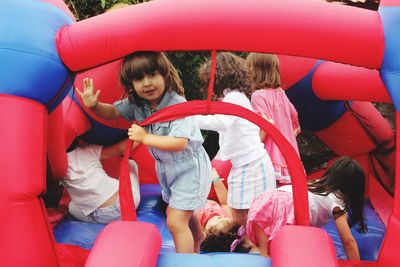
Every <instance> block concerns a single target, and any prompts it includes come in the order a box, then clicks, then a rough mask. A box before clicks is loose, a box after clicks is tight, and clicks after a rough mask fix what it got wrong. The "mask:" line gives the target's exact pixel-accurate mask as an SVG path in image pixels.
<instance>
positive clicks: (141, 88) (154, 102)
mask: <svg viewBox="0 0 400 267" xmlns="http://www.w3.org/2000/svg"><path fill="white" fill-rule="evenodd" d="M132 85H133V88H135V91H136V93H137V95H138V96H139V97H141V98H143V99H146V100H147V101H149V103H150V106H151V108H153V109H154V108H156V107H157V106H158V104H159V103H160V101H161V99H162V96H163V93H164V91H165V81H164V77H163V76H162V75H161V74H160V73H159V72H158V71H155V72H154V73H152V74H145V75H144V76H143V79H141V80H132Z"/></svg>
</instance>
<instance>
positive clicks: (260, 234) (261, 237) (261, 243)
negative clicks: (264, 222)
mask: <svg viewBox="0 0 400 267" xmlns="http://www.w3.org/2000/svg"><path fill="white" fill-rule="evenodd" d="M252 228H253V231H254V235H255V238H256V240H257V245H258V248H259V249H260V255H261V256H264V257H269V254H268V243H269V240H268V238H267V235H266V234H265V233H264V229H262V228H261V227H260V226H259V225H258V223H256V222H253V223H252Z"/></svg>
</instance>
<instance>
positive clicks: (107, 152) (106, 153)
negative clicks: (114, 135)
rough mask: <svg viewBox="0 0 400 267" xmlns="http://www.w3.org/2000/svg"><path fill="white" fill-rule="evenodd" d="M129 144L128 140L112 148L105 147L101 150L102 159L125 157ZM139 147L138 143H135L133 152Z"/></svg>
mask: <svg viewBox="0 0 400 267" xmlns="http://www.w3.org/2000/svg"><path fill="white" fill-rule="evenodd" d="M127 143H128V139H124V140H122V141H120V142H118V143H116V144H113V145H111V146H106V147H103V149H102V150H101V159H109V158H113V157H118V156H123V155H124V153H125V149H126V144H127ZM138 145H139V143H138V142H134V143H133V145H132V150H133V149H135V148H136V147H137V146H138Z"/></svg>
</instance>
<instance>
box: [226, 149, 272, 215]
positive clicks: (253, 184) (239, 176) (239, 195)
mask: <svg viewBox="0 0 400 267" xmlns="http://www.w3.org/2000/svg"><path fill="white" fill-rule="evenodd" d="M275 188H276V180H275V173H274V167H273V166H272V162H271V159H270V158H269V156H268V154H265V155H264V156H262V157H261V158H260V159H258V160H255V161H253V162H250V163H248V164H245V165H242V166H239V167H232V169H231V171H230V173H229V176H228V201H227V202H228V206H229V207H231V208H233V209H248V208H250V205H251V203H252V202H253V199H255V198H256V197H257V196H259V195H260V194H261V193H263V192H267V191H272V190H274V189H275Z"/></svg>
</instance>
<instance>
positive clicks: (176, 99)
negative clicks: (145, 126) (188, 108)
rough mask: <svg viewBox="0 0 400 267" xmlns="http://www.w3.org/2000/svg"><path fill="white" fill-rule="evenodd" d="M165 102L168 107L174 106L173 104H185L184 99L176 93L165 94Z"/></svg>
mask: <svg viewBox="0 0 400 267" xmlns="http://www.w3.org/2000/svg"><path fill="white" fill-rule="evenodd" d="M164 97H165V98H166V102H167V103H168V106H170V105H174V104H179V103H183V102H187V100H186V98H185V97H184V96H181V95H178V94H177V93H176V92H174V91H172V92H168V91H167V92H166V93H165V96H164Z"/></svg>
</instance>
